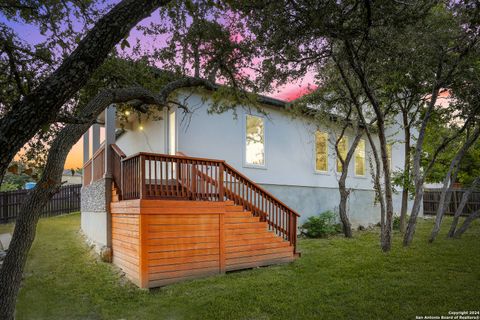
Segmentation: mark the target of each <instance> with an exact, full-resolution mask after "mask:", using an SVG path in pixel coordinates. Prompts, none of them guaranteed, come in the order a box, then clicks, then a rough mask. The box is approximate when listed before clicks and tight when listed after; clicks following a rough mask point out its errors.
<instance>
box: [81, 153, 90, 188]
mask: <svg viewBox="0 0 480 320" xmlns="http://www.w3.org/2000/svg"><path fill="white" fill-rule="evenodd" d="M90 183H92V159H90V160H88V161H87V162H86V163H85V165H84V166H83V185H84V186H88V185H89V184H90Z"/></svg>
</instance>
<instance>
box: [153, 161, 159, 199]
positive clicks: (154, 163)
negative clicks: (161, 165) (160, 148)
mask: <svg viewBox="0 0 480 320" xmlns="http://www.w3.org/2000/svg"><path fill="white" fill-rule="evenodd" d="M157 160H158V159H157V158H155V160H154V162H153V165H154V170H155V174H154V178H155V189H154V192H155V197H158V185H157V184H158V178H157Z"/></svg>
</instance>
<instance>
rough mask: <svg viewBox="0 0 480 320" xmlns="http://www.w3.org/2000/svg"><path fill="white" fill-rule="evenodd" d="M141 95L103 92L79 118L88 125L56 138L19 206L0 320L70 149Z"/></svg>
mask: <svg viewBox="0 0 480 320" xmlns="http://www.w3.org/2000/svg"><path fill="white" fill-rule="evenodd" d="M144 93H145V92H144V91H142V90H140V89H138V88H133V89H119V90H105V91H103V92H102V93H100V94H98V95H97V96H96V97H95V98H94V99H92V101H91V102H90V103H89V104H88V105H87V106H86V107H85V108H84V110H83V113H82V115H81V116H84V117H91V122H89V123H84V124H69V125H66V126H65V128H63V129H62V130H61V132H60V133H59V134H58V136H57V137H56V138H55V140H54V142H53V143H52V146H51V148H50V150H49V153H48V158H47V163H46V165H45V169H44V171H43V175H42V178H41V179H40V181H39V183H38V184H37V187H35V188H34V189H33V190H32V191H31V193H30V194H29V195H28V197H27V199H26V201H25V203H24V204H23V205H22V208H21V210H20V214H19V217H18V219H17V221H16V223H15V230H14V232H13V236H12V242H11V245H10V247H9V250H8V251H7V256H6V257H5V260H4V261H3V265H2V267H1V269H0V319H6V320H7V319H8V320H9V319H13V318H14V312H15V301H16V298H17V295H18V290H19V288H20V284H21V280H22V274H23V269H24V267H25V262H26V260H27V255H28V252H29V250H30V247H31V246H32V243H33V240H34V239H35V230H36V226H37V222H38V219H39V217H40V214H41V211H42V209H43V207H44V206H45V205H46V204H47V202H48V201H49V200H50V199H51V197H52V196H53V195H54V194H55V193H56V192H57V191H58V188H59V187H60V186H61V178H62V172H63V167H64V164H65V159H66V158H67V155H68V153H69V151H70V149H71V148H72V146H73V145H74V144H75V143H76V142H77V141H78V140H79V139H80V138H81V137H82V135H83V134H84V132H85V131H87V130H88V128H89V127H90V126H91V125H92V123H93V122H94V121H95V119H96V118H97V117H98V115H99V114H100V113H101V112H102V111H103V110H104V109H105V108H106V107H107V106H108V105H110V104H111V103H113V102H126V101H130V100H132V99H140V98H142V97H143V96H144Z"/></svg>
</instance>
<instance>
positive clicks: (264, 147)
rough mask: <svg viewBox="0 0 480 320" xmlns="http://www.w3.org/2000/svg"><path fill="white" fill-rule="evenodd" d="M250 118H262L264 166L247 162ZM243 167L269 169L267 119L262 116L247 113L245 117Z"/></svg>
mask: <svg viewBox="0 0 480 320" xmlns="http://www.w3.org/2000/svg"><path fill="white" fill-rule="evenodd" d="M248 117H256V118H260V119H261V120H262V123H263V164H254V163H249V162H248V161H247V123H248ZM243 119H244V121H243V148H242V149H243V156H242V158H243V161H242V162H243V166H244V167H245V168H252V169H267V127H266V121H265V117H263V116H261V115H256V114H251V113H246V114H245V116H244V117H243Z"/></svg>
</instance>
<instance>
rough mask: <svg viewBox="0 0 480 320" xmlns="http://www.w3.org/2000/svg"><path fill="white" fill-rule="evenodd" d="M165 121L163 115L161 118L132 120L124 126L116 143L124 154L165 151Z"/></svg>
mask: <svg viewBox="0 0 480 320" xmlns="http://www.w3.org/2000/svg"><path fill="white" fill-rule="evenodd" d="M165 121H166V120H165V117H163V119H162V120H147V119H142V120H141V121H140V122H139V121H132V122H131V123H129V124H128V125H127V126H125V130H126V132H125V133H124V134H123V135H121V136H120V137H119V138H118V139H117V141H116V144H117V146H118V147H119V148H120V149H121V150H122V151H123V152H124V153H125V154H126V155H132V154H135V153H138V152H153V153H165ZM140 128H142V129H140Z"/></svg>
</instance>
